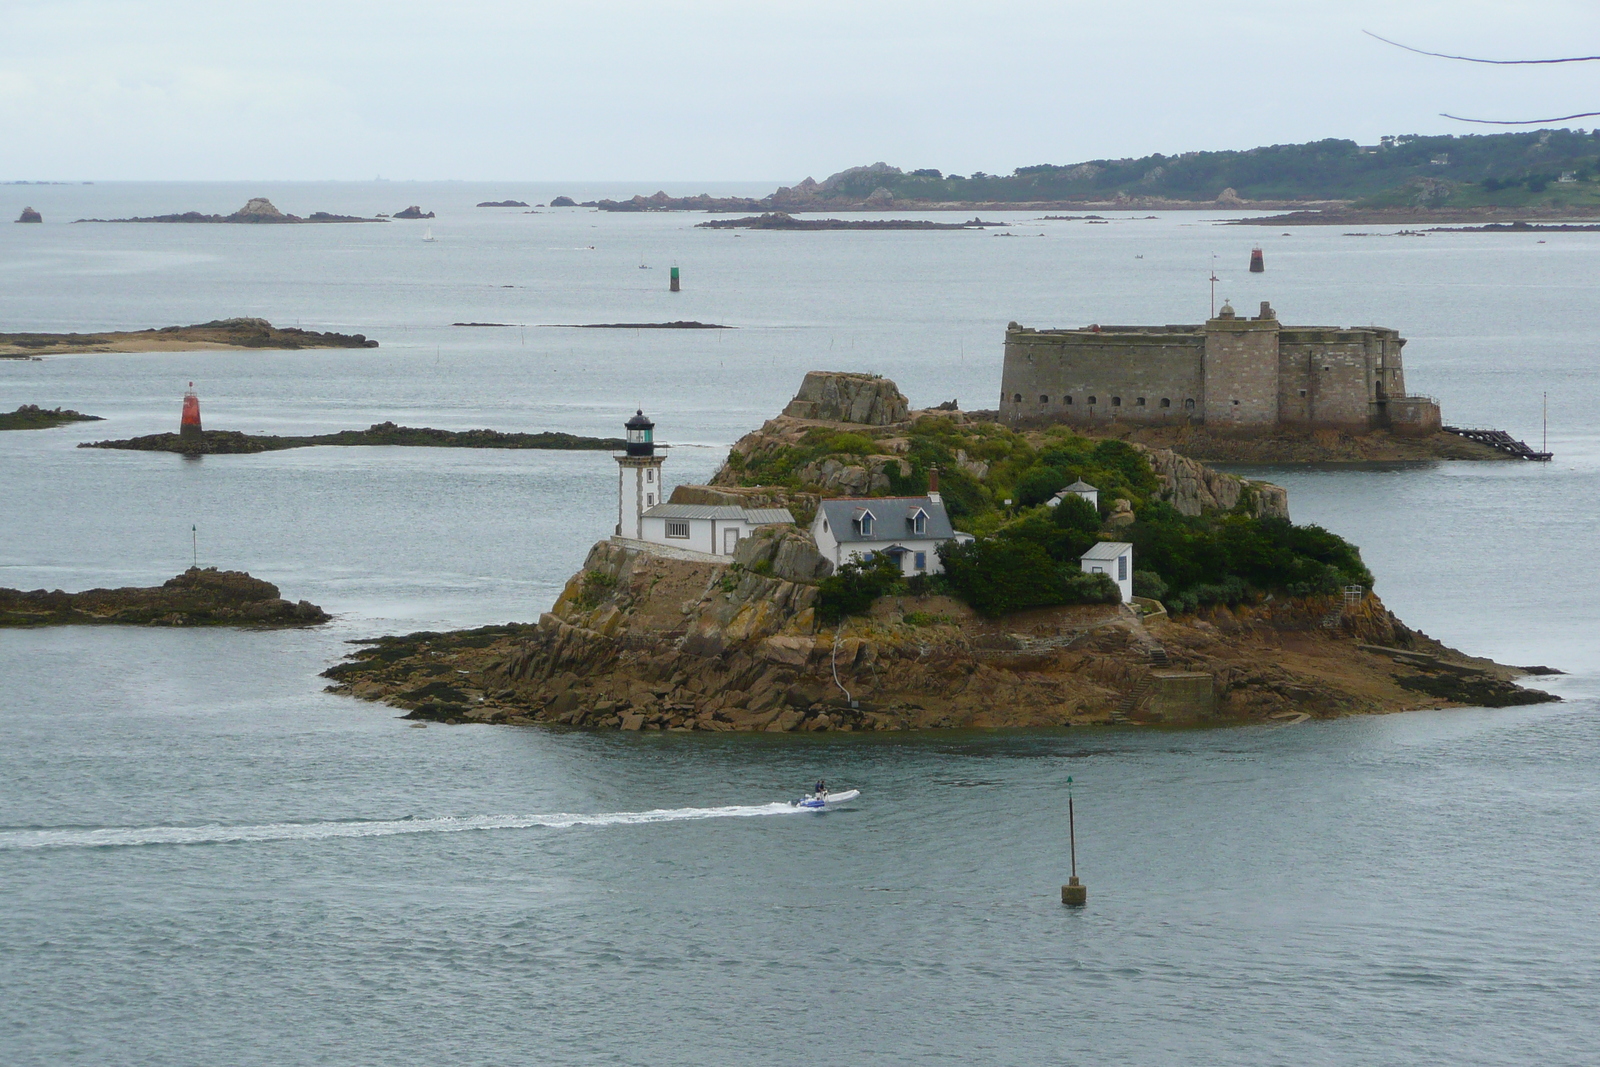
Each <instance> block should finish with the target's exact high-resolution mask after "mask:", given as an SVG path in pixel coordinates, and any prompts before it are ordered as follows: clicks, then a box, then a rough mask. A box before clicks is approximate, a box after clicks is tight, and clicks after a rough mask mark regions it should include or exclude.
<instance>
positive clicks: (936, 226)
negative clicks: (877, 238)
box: [695, 190, 1011, 230]
mask: <svg viewBox="0 0 1600 1067" xmlns="http://www.w3.org/2000/svg"><path fill="white" fill-rule="evenodd" d="M879 191H880V192H885V193H886V192H887V190H879ZM888 199H890V200H892V199H894V198H893V197H892V196H891V197H889V198H888ZM867 203H868V205H869V206H871V207H882V206H885V204H886V201H873V200H869V201H868V202H867ZM1009 225H1011V224H1010V223H1009V222H985V221H983V220H982V219H979V218H974V219H972V220H971V221H969V222H930V221H928V220H927V219H797V218H795V217H794V216H793V215H790V214H789V213H787V212H784V211H769V212H765V213H764V214H761V215H747V216H745V217H744V218H742V219H712V220H711V221H710V222H701V223H697V224H696V226H695V228H696V229H701V230H983V229H988V228H991V227H996V226H1009Z"/></svg>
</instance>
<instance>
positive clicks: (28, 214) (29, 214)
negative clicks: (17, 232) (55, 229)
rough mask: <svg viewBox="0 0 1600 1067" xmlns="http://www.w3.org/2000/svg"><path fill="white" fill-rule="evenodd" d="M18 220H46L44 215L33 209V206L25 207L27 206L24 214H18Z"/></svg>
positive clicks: (23, 211) (23, 210)
mask: <svg viewBox="0 0 1600 1067" xmlns="http://www.w3.org/2000/svg"><path fill="white" fill-rule="evenodd" d="M17 221H18V222H43V221H44V216H43V215H41V214H39V213H38V212H37V211H35V210H33V208H31V207H25V208H23V209H22V214H20V215H18V216H17Z"/></svg>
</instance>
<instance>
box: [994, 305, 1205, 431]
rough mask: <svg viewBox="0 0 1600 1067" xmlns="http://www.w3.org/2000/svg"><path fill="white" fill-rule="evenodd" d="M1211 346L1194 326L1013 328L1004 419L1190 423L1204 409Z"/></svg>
mask: <svg viewBox="0 0 1600 1067" xmlns="http://www.w3.org/2000/svg"><path fill="white" fill-rule="evenodd" d="M1012 325H1013V327H1015V325H1016V324H1015V323H1013V324H1012ZM1204 347H1205V341H1204V338H1201V337H1198V336H1196V335H1195V334H1194V333H1193V331H1192V328H1189V327H1173V328H1171V330H1168V329H1164V328H1162V327H1155V328H1150V329H1135V328H1131V327H1118V326H1113V327H1107V328H1105V329H1103V330H1100V331H1095V330H1086V331H1079V330H1061V331H1051V330H1022V329H1021V328H1020V327H1016V328H1015V329H1008V330H1007V333H1006V347H1005V372H1004V374H1003V375H1002V377H1003V379H1004V381H1005V387H1006V389H1007V390H1008V392H1007V393H1006V394H1005V395H1004V396H1002V397H1001V404H1000V411H1001V417H1002V418H1004V419H1012V420H1015V419H1021V418H1037V417H1040V416H1044V417H1049V418H1056V419H1061V420H1065V421H1070V422H1083V423H1093V422H1110V421H1114V420H1119V419H1120V420H1129V421H1134V422H1141V423H1165V422H1182V421H1187V420H1188V419H1189V418H1190V417H1192V416H1193V415H1194V414H1195V413H1196V412H1197V411H1199V410H1200V408H1201V407H1202V406H1203V404H1204V403H1205V379H1204V375H1203V374H1202V359H1201V356H1202V354H1203V351H1204Z"/></svg>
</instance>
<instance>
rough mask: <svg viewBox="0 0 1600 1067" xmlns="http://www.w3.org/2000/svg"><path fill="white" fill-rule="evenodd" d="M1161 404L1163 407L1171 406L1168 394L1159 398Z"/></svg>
mask: <svg viewBox="0 0 1600 1067" xmlns="http://www.w3.org/2000/svg"><path fill="white" fill-rule="evenodd" d="M1161 406H1162V407H1164V408H1170V407H1171V406H1172V398H1171V397H1170V396H1164V397H1162V398H1161Z"/></svg>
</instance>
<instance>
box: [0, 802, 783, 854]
mask: <svg viewBox="0 0 1600 1067" xmlns="http://www.w3.org/2000/svg"><path fill="white" fill-rule="evenodd" d="M806 810H807V809H805V808H797V807H795V806H794V805H792V804H788V803H784V802H778V803H773V804H748V805H732V806H729V807H722V808H657V809H655V810H654V811H615V812H603V813H600V814H593V815H584V814H575V813H570V812H558V813H556V814H554V815H469V816H466V817H463V818H455V817H450V816H446V817H444V818H438V819H391V820H370V821H347V822H310V823H268V824H266V825H264V826H217V825H209V826H121V827H107V828H105V829H101V830H10V831H4V832H0V851H4V850H17V849H38V848H123V847H128V846H133V845H218V844H230V843H234V842H242V841H322V840H326V839H328V838H335V837H390V836H393V835H395V834H441V833H457V832H460V831H463V830H526V829H529V828H531V827H536V826H542V827H548V828H550V829H564V828H566V827H569V826H636V825H639V824H641V823H652V822H684V821H687V820H692V819H741V818H751V817H754V816H758V815H793V814H796V813H803V812H805V811H806Z"/></svg>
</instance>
